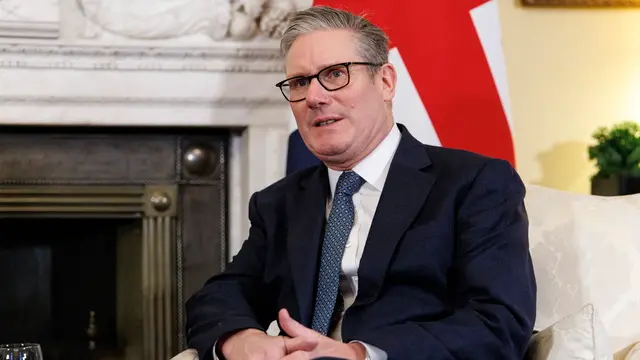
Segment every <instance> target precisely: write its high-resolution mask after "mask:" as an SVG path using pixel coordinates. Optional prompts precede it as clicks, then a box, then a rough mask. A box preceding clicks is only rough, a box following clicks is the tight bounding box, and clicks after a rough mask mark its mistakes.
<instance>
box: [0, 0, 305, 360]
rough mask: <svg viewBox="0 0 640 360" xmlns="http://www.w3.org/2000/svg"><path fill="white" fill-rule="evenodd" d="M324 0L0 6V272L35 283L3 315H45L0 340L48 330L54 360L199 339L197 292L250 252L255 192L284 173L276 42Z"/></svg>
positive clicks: (60, 0) (121, 354) (150, 350)
mask: <svg viewBox="0 0 640 360" xmlns="http://www.w3.org/2000/svg"><path fill="white" fill-rule="evenodd" d="M212 4H213V5H212ZM309 5H310V0H269V1H266V0H265V1H263V2H260V1H256V2H249V1H239V0H212V1H208V0H207V1H205V0H153V1H152V0H126V1H125V0H117V1H116V0H109V1H106V0H105V1H102V0H31V1H28V2H25V1H19V0H4V1H0V126H2V127H3V128H2V135H1V136H0V225H2V226H3V229H9V232H8V233H9V234H11V236H10V237H6V238H5V237H3V240H2V242H0V262H3V264H5V265H0V272H1V273H0V279H7V281H8V283H11V284H12V285H11V286H13V288H12V289H14V290H15V291H16V292H19V290H23V289H26V288H28V289H31V292H30V293H28V294H27V295H29V296H30V297H29V296H27V295H24V294H23V295H24V296H26V297H18V296H16V297H14V298H13V300H12V301H13V302H12V303H11V304H8V303H7V302H8V300H7V302H5V303H3V302H0V313H2V311H3V308H2V306H4V307H5V308H4V310H5V313H6V311H7V309H9V308H12V309H15V308H16V304H17V303H20V304H22V305H25V306H24V307H22V308H21V309H22V310H21V311H23V313H22V315H21V313H20V312H19V311H18V312H14V313H12V316H14V318H16V319H17V318H20V316H23V317H22V318H20V319H29V317H28V316H27V317H25V316H24V314H25V313H24V311H27V310H25V309H35V310H33V311H36V312H38V314H40V315H42V316H41V317H40V318H41V320H39V322H38V321H35V320H33V319H32V320H28V321H27V320H25V321H24V322H20V324H21V325H24V326H23V327H20V328H18V326H15V328H16V330H15V331H12V332H11V333H10V334H8V333H3V332H0V342H5V339H3V338H2V337H3V336H4V337H6V339H7V341H8V340H12V341H13V340H15V341H30V339H32V338H34V337H35V338H37V337H38V336H39V338H40V339H42V341H43V343H44V345H46V346H47V348H48V349H49V350H50V352H49V354H51V355H50V357H45V358H46V359H47V360H49V359H55V358H56V357H55V356H56V354H58V355H59V356H62V355H61V354H62V353H61V352H62V351H69V350H68V348H69V347H71V348H73V347H76V348H77V347H78V344H80V345H79V346H80V347H81V348H82V349H85V350H86V349H87V348H91V347H95V348H96V349H98V350H102V351H103V354H104V355H103V356H102V357H100V359H112V358H113V359H122V358H132V359H133V358H136V359H145V360H157V359H163V358H169V357H170V355H171V354H172V353H174V352H177V351H180V350H182V349H183V348H184V346H185V343H184V340H185V339H184V301H186V299H187V298H188V297H189V296H190V295H191V294H192V293H193V291H195V290H196V289H197V288H199V287H200V286H202V282H203V281H204V280H205V279H206V278H208V277H209V276H211V275H214V274H215V273H217V272H219V271H220V270H221V269H222V268H223V267H224V266H225V264H226V262H227V261H228V260H229V259H230V258H231V257H232V256H233V255H234V254H235V253H236V252H237V251H238V250H239V248H240V246H241V244H242V241H243V240H244V239H245V237H246V235H247V233H248V225H249V224H248V219H247V204H248V200H249V197H250V196H251V194H252V193H253V192H254V191H257V190H259V189H261V188H263V187H265V186H267V185H269V184H271V183H273V182H274V181H277V180H278V179H280V178H281V177H282V176H283V175H284V164H285V157H286V144H287V137H288V134H289V130H290V126H291V125H290V123H291V114H290V109H289V105H288V103H286V101H285V100H284V98H282V95H281V94H280V93H279V92H278V91H277V89H276V88H275V87H274V86H273V85H274V84H275V83H276V82H278V81H279V80H281V79H282V76H283V74H282V63H281V59H280V56H279V51H278V43H277V40H276V39H277V37H278V35H279V33H280V32H281V31H282V24H283V22H284V21H285V20H286V18H287V16H288V14H290V13H291V11H293V10H295V9H296V8H300V7H306V6H309ZM211 6H213V7H211ZM223 10H224V11H223ZM203 164H204V165H203ZM200 167H203V168H205V170H206V171H205V170H199V168H200ZM190 168H191V169H190ZM81 255H82V256H81ZM15 259H21V260H18V261H17V263H18V264H22V265H21V266H23V267H24V268H25V269H29V270H28V271H27V270H25V271H24V272H23V274H22V275H21V276H16V275H15V274H13V275H11V274H12V273H11V272H9V271H8V270H7V268H11V267H13V266H14V265H16V260H15ZM4 260H6V262H4ZM73 264H77V266H75V265H73ZM3 276H4V277H3ZM70 279H71V280H70ZM75 286H78V287H79V288H78V289H76V288H75ZM61 293H62V294H64V295H60V294H61ZM74 294H75V296H74ZM22 299H27V300H26V301H27V303H28V304H25V303H24V302H23V301H22ZM3 304H4V305H3ZM27 305H28V306H27ZM27 314H33V313H27ZM61 319H62V320H61ZM65 320H66V321H67V322H68V327H64V326H62V325H64V321H65ZM30 321H31V322H30ZM61 324H62V325H61ZM92 324H93V325H92ZM27 325H29V326H27ZM61 326H62V327H61ZM95 330H97V331H95ZM56 336H57V337H56ZM94 340H95V343H92V342H91V341H94ZM56 341H57V342H56ZM69 343H71V344H72V345H68V344H69ZM65 349H66V350H65ZM140 354H142V355H140Z"/></svg>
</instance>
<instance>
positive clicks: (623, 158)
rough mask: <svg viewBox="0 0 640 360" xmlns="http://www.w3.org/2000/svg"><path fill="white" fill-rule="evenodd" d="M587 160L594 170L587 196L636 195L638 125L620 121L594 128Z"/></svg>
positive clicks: (639, 187)
mask: <svg viewBox="0 0 640 360" xmlns="http://www.w3.org/2000/svg"><path fill="white" fill-rule="evenodd" d="M592 138H593V139H595V140H596V144H595V145H592V146H589V159H590V160H595V161H596V167H597V169H598V171H597V172H596V173H595V174H594V175H593V176H592V177H591V193H592V194H594V195H602V196H615V195H628V194H635V193H639V192H640V125H638V123H636V122H631V121H627V122H623V123H620V124H616V125H614V126H612V127H611V128H610V129H609V128H606V127H600V128H598V129H597V130H596V131H595V132H594V133H593V135H592Z"/></svg>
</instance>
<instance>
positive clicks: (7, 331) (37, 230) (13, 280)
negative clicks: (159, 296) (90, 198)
mask: <svg viewBox="0 0 640 360" xmlns="http://www.w3.org/2000/svg"><path fill="white" fill-rule="evenodd" d="M0 228H1V229H2V232H3V235H2V237H0V284H2V296H0V319H2V326H0V343H13V342H25V341H28V342H37V343H40V344H41V345H42V348H43V356H44V358H45V359H48V360H56V359H61V360H62V359H89V358H91V359H125V358H135V357H136V355H137V357H138V358H139V357H141V347H142V337H143V334H142V308H141V306H140V305H141V297H142V293H141V284H140V279H141V266H140V264H141V236H140V231H141V226H140V221H139V220H136V219H91V218H66V219H51V218H23V219H0Z"/></svg>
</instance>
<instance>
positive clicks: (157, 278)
mask: <svg viewBox="0 0 640 360" xmlns="http://www.w3.org/2000/svg"><path fill="white" fill-rule="evenodd" d="M0 130H2V131H0V231H2V233H1V236H0V324H1V325H0V343H10V342H27V341H33V342H38V343H40V344H41V345H42V347H43V352H44V358H45V359H47V360H55V359H65V360H66V359H79V360H82V359H92V360H123V359H126V360H129V359H131V360H133V359H135V360H157V359H168V358H171V356H173V355H174V354H176V353H177V352H179V351H180V350H183V349H184V348H185V334H184V328H185V314H184V302H185V301H186V299H188V298H189V296H190V295H191V294H193V293H194V292H195V291H197V290H198V289H199V288H200V287H201V286H202V284H203V283H204V282H205V281H206V279H208V278H209V277H211V276H212V275H215V274H217V273H219V272H220V271H222V270H223V269H224V266H225V265H226V259H227V257H226V251H227V231H228V230H227V221H226V215H227V186H228V183H227V163H228V162H227V161H226V160H227V151H228V141H229V136H230V135H229V130H228V129H227V130H222V129H211V128H208V129H205V128H183V129H179V128H135V129H134V128H106V127H102V128H100V127H91V128H83V127H72V128H63V127H40V126H38V127H2V128H0Z"/></svg>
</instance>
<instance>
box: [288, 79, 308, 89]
mask: <svg viewBox="0 0 640 360" xmlns="http://www.w3.org/2000/svg"><path fill="white" fill-rule="evenodd" d="M308 83H309V81H308V80H307V79H296V80H293V81H292V82H291V86H293V87H305V86H307V84H308Z"/></svg>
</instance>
